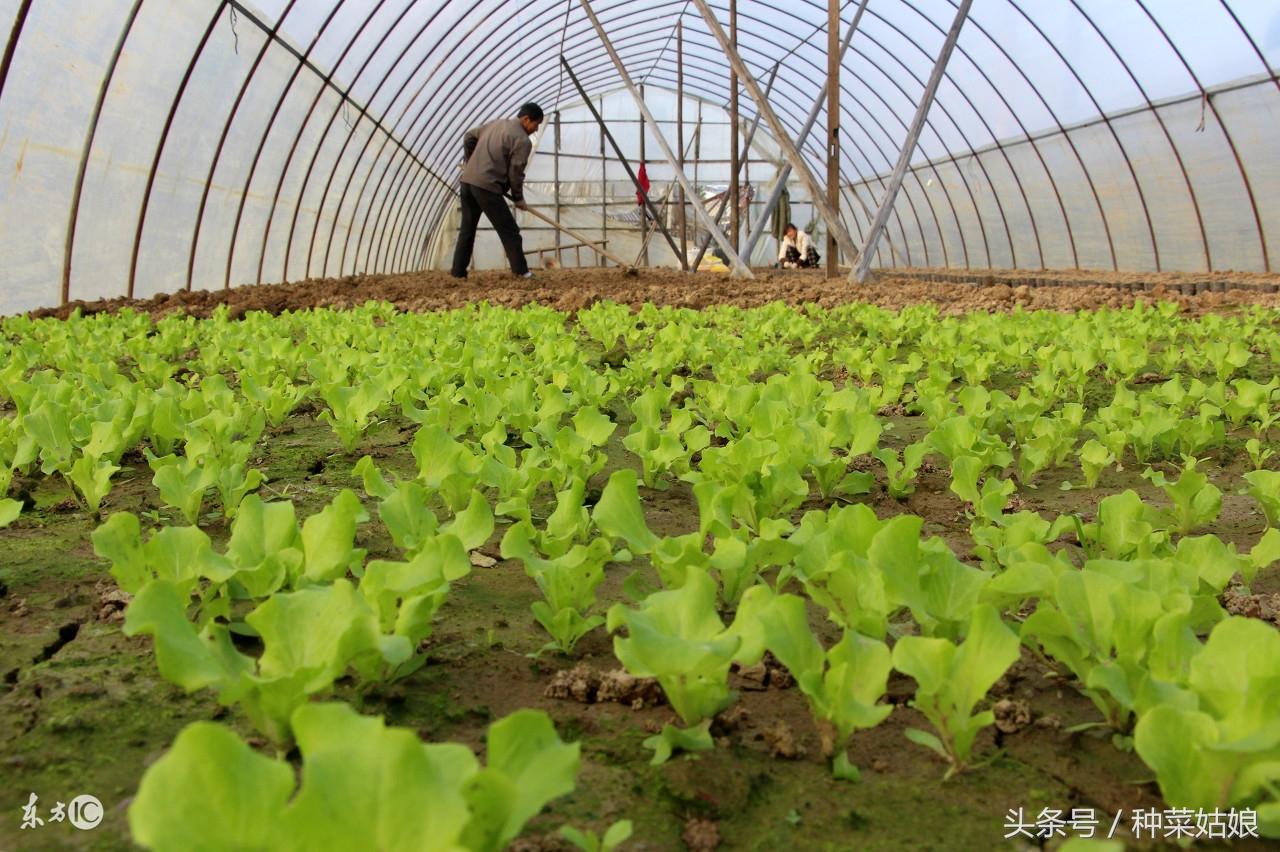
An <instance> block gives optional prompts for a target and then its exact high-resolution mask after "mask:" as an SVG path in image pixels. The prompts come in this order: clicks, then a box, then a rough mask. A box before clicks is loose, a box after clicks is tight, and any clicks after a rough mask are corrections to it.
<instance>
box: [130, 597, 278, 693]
mask: <svg viewBox="0 0 1280 852" xmlns="http://www.w3.org/2000/svg"><path fill="white" fill-rule="evenodd" d="M140 633H141V634H148V635H150V636H152V637H153V638H154V640H155V654H156V663H157V664H158V665H159V668H160V673H161V674H162V675H164V677H165V679H167V680H169V681H172V682H173V683H176V684H177V685H178V686H180V687H182V688H183V689H185V690H186V691H187V692H193V691H195V690H197V689H201V688H203V687H206V686H216V687H218V688H219V689H220V690H224V689H228V688H231V687H232V686H234V685H235V684H236V683H237V682H238V681H239V678H240V676H241V675H242V674H245V673H248V672H250V671H252V670H253V660H252V659H251V658H249V657H246V656H244V655H243V654H240V653H239V652H238V651H236V650H235V648H233V647H232V645H231V638H230V635H229V634H228V633H227V631H226V630H225V629H224V628H221V627H218V626H217V625H210V626H208V627H206V628H205V629H204V630H203V631H201V632H199V633H197V631H196V628H195V626H194V625H193V624H192V623H191V622H190V621H188V620H187V615H186V601H185V599H183V598H181V597H179V595H178V592H177V590H176V589H175V588H174V585H173V584H172V583H170V582H167V581H164V580H156V581H154V582H151V583H148V584H147V585H146V586H144V587H143V588H142V589H141V590H140V591H139V592H138V594H137V595H136V596H134V598H133V600H132V601H130V602H129V607H128V609H126V610H125V619H124V634H125V635H126V636H137V635H138V634H140Z"/></svg>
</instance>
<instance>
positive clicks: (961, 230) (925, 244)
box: [810, 63, 1034, 252]
mask: <svg viewBox="0 0 1280 852" xmlns="http://www.w3.org/2000/svg"><path fill="white" fill-rule="evenodd" d="M810 64H812V63H810ZM815 67H816V66H815ZM889 79H890V80H892V79H893V78H892V77H889ZM895 84H896V82H895ZM886 108H887V109H888V111H890V112H893V113H895V114H897V113H896V111H895V110H893V109H892V108H891V107H889V106H888V105H887V104H886ZM887 159H888V158H887V157H886V160H887ZM1015 174H1016V172H1015ZM961 178H962V180H963V179H964V178H963V174H962V175H961ZM970 194H971V191H970ZM908 198H910V196H908ZM859 200H860V199H859ZM864 206H865V205H864ZM975 208H976V205H975ZM975 212H976V209H975ZM1032 215H1034V214H1032ZM935 216H936V214H935ZM959 233H961V235H962V234H963V229H960V230H959ZM940 243H941V244H942V245H943V247H944V252H945V244H946V243H945V241H943V240H940ZM923 245H924V246H925V247H926V249H927V241H925V242H924V243H923ZM966 248H967V247H966Z"/></svg>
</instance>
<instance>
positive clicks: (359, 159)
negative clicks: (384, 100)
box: [299, 0, 475, 277]
mask: <svg viewBox="0 0 1280 852" xmlns="http://www.w3.org/2000/svg"><path fill="white" fill-rule="evenodd" d="M415 2H416V0H415ZM472 11H475V7H473V9H472V10H469V11H468V12H467V13H465V14H464V15H463V16H462V17H461V18H459V19H458V20H457V21H455V22H454V24H453V28H454V30H457V29H458V28H459V27H460V26H461V25H462V23H463V21H464V20H465V19H466V18H467V16H468V15H470V14H471V12H472ZM474 32H475V30H474V29H473V30H472V31H471V32H470V33H468V34H467V36H466V37H464V38H462V39H459V40H458V42H457V43H456V44H455V45H454V47H453V48H452V49H451V51H450V53H449V54H446V58H447V57H448V56H449V55H452V51H453V50H456V49H457V48H458V47H459V46H460V45H461V44H462V43H463V42H464V41H465V40H466V39H467V38H469V37H470V36H471V35H473V34H474ZM424 59H425V57H424ZM441 65H442V63H441V62H437V63H436V66H435V67H434V68H432V69H431V72H430V73H429V74H428V75H427V78H426V80H424V81H423V83H422V85H421V87H420V88H419V92H421V91H422V90H423V89H424V88H425V87H426V83H427V81H429V80H430V79H431V78H432V77H434V76H435V73H436V71H438V70H439V68H440V67H441ZM415 73H416V71H415ZM411 76H412V75H411ZM415 97H416V95H415ZM410 103H412V101H410ZM390 107H391V105H390V104H389V105H388V109H390ZM406 109H407V107H406ZM399 126H400V123H399V121H398V120H397V122H396V124H394V125H393V126H392V132H393V133H394V132H395V131H396V130H397V129H398V128H399ZM354 135H355V125H352V127H350V128H349V129H348V132H347V138H346V139H344V140H343V143H342V148H341V150H339V152H338V155H337V157H335V159H334V163H333V169H332V170H331V171H330V173H329V179H328V181H326V183H325V189H324V191H323V192H322V194H321V196H320V204H319V206H318V207H317V210H318V211H320V212H319V213H318V214H317V216H316V220H315V223H314V224H313V226H312V231H311V239H310V240H309V241H308V245H309V249H308V252H307V277H310V275H311V266H310V262H311V256H312V255H313V254H314V253H315V238H316V234H317V233H318V232H319V229H320V220H321V218H322V217H323V211H324V206H325V203H326V202H327V200H328V196H329V188H330V187H331V186H332V184H333V179H334V178H335V177H336V176H337V172H338V167H339V166H340V165H341V164H342V157H343V155H344V154H345V153H346V151H347V146H348V145H350V144H351V139H352V138H353V137H354ZM406 138H409V137H408V136H407V135H406ZM372 139H373V137H372V136H371V137H369V139H366V140H365V142H364V144H363V145H362V146H361V148H360V152H359V153H358V154H356V156H355V158H354V160H353V161H352V163H351V170H350V171H349V172H348V173H347V177H346V180H344V181H343V186H342V192H341V194H340V195H339V196H338V204H337V206H336V207H335V208H334V213H333V223H332V224H331V225H330V227H329V237H328V239H327V240H326V242H325V251H324V259H323V261H322V263H321V269H322V273H323V272H327V271H328V268H329V254H330V252H331V251H332V250H333V240H334V235H335V234H336V233H337V228H338V222H339V221H340V220H341V218H342V208H343V206H344V205H345V204H346V200H347V193H348V192H349V191H350V188H351V181H352V180H353V179H354V178H355V175H356V174H357V172H359V170H360V166H361V164H362V163H363V160H364V153H365V152H366V151H367V150H368V148H369V144H370V143H371V142H372ZM419 147H420V146H419V145H418V143H417V141H416V140H415V139H412V138H411V139H410V142H409V148H410V149H411V150H418V149H419ZM385 148H386V146H385V144H384V145H383V146H382V147H381V148H379V152H378V154H377V155H375V158H374V159H373V160H372V161H371V162H370V166H369V171H368V172H367V174H366V177H365V180H364V182H363V183H362V184H361V188H360V192H359V193H358V194H357V196H356V200H355V203H354V204H353V206H352V210H351V219H350V222H349V224H348V228H347V236H346V238H345V239H344V240H343V244H342V255H341V258H340V260H339V262H338V275H342V271H343V269H345V268H346V259H347V249H348V247H349V245H350V242H351V235H352V233H353V231H354V230H355V217H356V214H357V212H358V211H359V209H360V201H361V200H362V198H363V196H364V191H365V190H366V189H367V188H368V184H369V180H370V178H371V176H372V174H373V170H374V168H376V167H377V163H378V157H379V156H381V152H382V151H383V150H385ZM447 182H448V183H449V184H450V185H452V183H453V181H452V179H449V180H448V181H447ZM303 192H304V193H305V187H304V188H303ZM299 197H301V195H300V196H299ZM353 271H354V269H353Z"/></svg>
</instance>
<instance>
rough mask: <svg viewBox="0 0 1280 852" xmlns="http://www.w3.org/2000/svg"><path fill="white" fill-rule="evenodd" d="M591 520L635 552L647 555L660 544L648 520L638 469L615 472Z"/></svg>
mask: <svg viewBox="0 0 1280 852" xmlns="http://www.w3.org/2000/svg"><path fill="white" fill-rule="evenodd" d="M591 519H592V520H593V521H594V522H595V524H596V526H597V527H599V528H600V531H601V532H602V533H604V534H605V535H607V536H612V537H613V538H620V539H622V540H623V541H625V542H626V543H627V547H628V548H629V549H630V550H631V552H632V553H638V554H641V555H644V554H647V553H650V552H652V551H653V549H654V547H656V546H657V543H658V537H657V536H655V535H654V534H653V533H652V532H650V531H649V527H648V525H647V524H646V523H645V520H644V509H643V507H642V506H641V504H640V492H639V489H638V487H637V485H636V473H635V471H634V470H626V469H623V470H618V471H614V473H613V475H612V476H610V477H609V482H608V484H607V485H605V487H604V491H603V492H602V493H601V495H600V500H599V501H598V502H597V503H596V506H595V509H593V510H592V513H591Z"/></svg>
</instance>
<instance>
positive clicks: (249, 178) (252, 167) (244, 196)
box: [223, 0, 418, 287]
mask: <svg viewBox="0 0 1280 852" xmlns="http://www.w3.org/2000/svg"><path fill="white" fill-rule="evenodd" d="M417 3H418V0H410V2H408V3H406V4H405V6H404V8H403V9H401V10H400V14H399V15H398V16H397V17H396V19H395V21H394V22H392V24H391V25H390V26H389V27H387V31H386V32H385V33H383V35H382V38H381V39H379V41H378V42H377V44H376V45H375V46H374V48H373V49H372V50H370V51H369V55H368V56H367V57H366V58H365V62H364V65H363V66H362V67H361V71H363V70H364V68H367V67H368V65H369V63H370V62H372V61H373V57H374V56H376V55H377V53H378V50H379V49H381V47H382V45H383V44H385V43H386V40H387V38H388V37H390V35H391V33H393V32H394V31H395V29H396V26H397V25H398V24H399V23H400V21H402V20H404V18H405V16H406V15H408V14H409V10H410V9H412V8H414V7H415V6H416V5H417ZM336 11H337V7H336V6H335V8H334V10H333V11H332V12H331V13H330V18H332V15H334V14H336ZM318 39H319V35H317V37H316V40H318ZM314 45H315V42H314V41H313V42H312V47H314ZM308 52H310V48H308ZM305 64H306V58H305V56H304V57H302V58H300V59H299V60H298V64H297V66H296V67H295V68H294V70H293V72H292V73H291V74H290V75H289V80H288V81H287V82H286V83H285V85H284V86H283V87H282V88H281V91H280V96H279V97H278V98H277V99H276V105H275V107H274V108H273V109H272V110H271V117H270V118H269V119H268V120H267V124H266V127H265V128H264V130H263V132H262V136H261V137H260V138H259V139H258V147H257V150H255V151H254V154H253V160H252V161H251V162H250V164H249V171H248V173H247V174H246V175H245V179H244V189H243V190H242V191H241V193H240V201H239V202H238V203H237V205H236V218H235V224H234V225H232V228H231V239H230V240H229V241H228V242H227V264H226V278H225V281H224V284H223V286H224V287H229V286H230V285H231V268H232V265H233V263H234V262H235V251H236V243H237V241H238V240H237V238H238V236H239V234H240V222H241V221H242V219H243V217H244V208H245V204H246V203H247V202H248V200H249V189H250V187H251V186H252V185H253V178H254V175H255V174H256V173H257V169H258V162H259V160H260V159H261V158H262V152H263V151H264V150H265V149H266V146H267V139H268V138H269V137H270V136H271V130H272V128H274V127H275V123H276V118H277V117H278V116H279V114H280V109H281V107H282V106H284V102H285V100H286V99H287V98H288V97H289V92H290V91H291V90H292V89H293V83H294V81H296V80H297V79H298V75H299V74H300V73H301V72H302V68H303V66H304V65H305ZM359 78H360V75H359V74H357V75H356V76H355V77H354V78H353V79H352V83H351V86H349V87H348V90H349V89H350V88H351V87H353V86H354V85H355V82H356V81H357V80H359ZM368 108H369V105H368V104H362V105H361V106H360V117H361V118H362V117H363V116H364V115H365V114H366V113H367V112H368ZM356 123H357V124H358V123H359V118H357V120H356ZM353 127H354V125H353ZM353 132H354V130H353ZM267 229H268V230H270V217H268V221H267ZM259 260H260V261H261V258H260V259H259ZM260 271H261V262H259V272H260Z"/></svg>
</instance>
